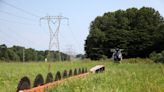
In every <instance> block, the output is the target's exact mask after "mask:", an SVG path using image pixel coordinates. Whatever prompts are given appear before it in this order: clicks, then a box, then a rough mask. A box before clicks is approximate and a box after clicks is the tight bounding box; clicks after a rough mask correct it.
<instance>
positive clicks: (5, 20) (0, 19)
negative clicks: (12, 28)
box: [0, 18, 36, 26]
mask: <svg viewBox="0 0 164 92" xmlns="http://www.w3.org/2000/svg"><path fill="white" fill-rule="evenodd" d="M0 21H4V22H9V23H11V22H12V23H17V24H22V25H30V26H36V24H31V23H24V22H19V21H13V20H7V19H2V18H0Z"/></svg>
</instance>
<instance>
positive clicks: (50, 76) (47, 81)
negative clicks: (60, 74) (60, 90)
mask: <svg viewBox="0 0 164 92" xmlns="http://www.w3.org/2000/svg"><path fill="white" fill-rule="evenodd" d="M50 82H53V75H52V73H51V72H49V73H48V74H47V78H46V83H50Z"/></svg>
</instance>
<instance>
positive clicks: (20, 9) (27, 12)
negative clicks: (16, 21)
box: [1, 0, 40, 18]
mask: <svg viewBox="0 0 164 92" xmlns="http://www.w3.org/2000/svg"><path fill="white" fill-rule="evenodd" d="M1 2H2V3H4V4H6V5H8V6H10V7H12V8H15V9H17V10H19V11H21V12H24V13H26V14H28V15H31V16H34V17H37V18H38V17H40V16H38V15H36V14H33V13H31V12H29V11H26V10H24V9H22V8H19V7H16V6H15V5H12V4H10V3H8V2H5V1H4V0H1Z"/></svg>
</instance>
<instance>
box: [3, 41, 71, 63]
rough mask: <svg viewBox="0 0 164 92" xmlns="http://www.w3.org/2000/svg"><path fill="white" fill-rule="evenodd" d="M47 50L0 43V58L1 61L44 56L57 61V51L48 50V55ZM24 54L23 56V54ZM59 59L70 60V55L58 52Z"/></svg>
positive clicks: (38, 58)
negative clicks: (8, 45)
mask: <svg viewBox="0 0 164 92" xmlns="http://www.w3.org/2000/svg"><path fill="white" fill-rule="evenodd" d="M48 52H49V51H48V50H46V51H38V50H35V49H32V48H27V49H26V48H24V47H21V46H13V47H10V48H8V47H7V46H6V45H5V44H2V45H0V60H2V61H7V62H10V61H12V62H13V61H17V62H18V61H21V62H22V61H23V57H24V61H25V62H28V61H44V60H45V58H49V60H50V61H58V60H59V58H58V51H50V54H49V55H50V56H48ZM23 54H24V56H23ZM60 54H61V60H62V61H64V60H70V56H69V55H67V54H65V53H62V52H60Z"/></svg>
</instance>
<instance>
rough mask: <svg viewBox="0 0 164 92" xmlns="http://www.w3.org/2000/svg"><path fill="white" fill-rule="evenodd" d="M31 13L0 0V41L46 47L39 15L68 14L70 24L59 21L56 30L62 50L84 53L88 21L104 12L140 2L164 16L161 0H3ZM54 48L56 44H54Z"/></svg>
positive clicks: (46, 37) (46, 36) (45, 28)
mask: <svg viewBox="0 0 164 92" xmlns="http://www.w3.org/2000/svg"><path fill="white" fill-rule="evenodd" d="M4 1H5V2H7V3H9V4H12V5H14V6H16V7H18V8H21V9H23V10H25V11H28V12H30V13H32V14H35V15H37V16H33V15H30V14H27V13H25V12H22V11H20V10H17V9H15V8H13V7H10V6H8V5H6V4H4V3H3V2H2V0H0V44H6V45H7V46H9V47H10V46H13V45H20V46H24V47H26V48H34V49H37V50H46V49H48V43H49V31H48V26H47V22H46V21H42V22H41V26H40V25H39V24H40V22H39V18H40V17H44V16H46V15H50V16H57V15H62V16H65V17H68V18H69V26H68V25H67V22H66V21H64V20H63V21H62V23H61V27H60V33H59V41H60V49H61V51H63V52H71V53H75V54H78V53H82V54H84V53H85V52H84V43H85V40H86V37H87V35H88V33H89V25H90V23H91V21H93V20H94V19H95V17H96V16H101V15H103V14H104V13H105V12H109V11H110V12H111V11H116V10H118V9H123V10H125V9H127V8H131V7H136V8H141V7H143V6H147V7H153V8H155V9H156V10H158V11H159V12H160V13H161V15H162V16H164V1H163V0H4ZM53 49H54V50H55V49H56V48H55V47H54V48H53Z"/></svg>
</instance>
